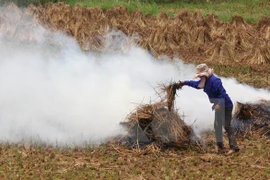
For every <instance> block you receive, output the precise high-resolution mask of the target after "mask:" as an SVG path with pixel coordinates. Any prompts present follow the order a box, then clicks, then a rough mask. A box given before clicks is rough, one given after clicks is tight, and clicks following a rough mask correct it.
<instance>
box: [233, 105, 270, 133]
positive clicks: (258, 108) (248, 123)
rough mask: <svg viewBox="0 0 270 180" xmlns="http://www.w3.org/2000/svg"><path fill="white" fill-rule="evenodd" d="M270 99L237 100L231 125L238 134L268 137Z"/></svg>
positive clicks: (269, 131)
mask: <svg viewBox="0 0 270 180" xmlns="http://www.w3.org/2000/svg"><path fill="white" fill-rule="evenodd" d="M269 115H270V101H265V100H261V101H259V102H258V103H253V104H252V103H247V104H244V103H240V102H237V105H236V111H235V113H234V118H233V121H232V125H233V126H234V127H235V129H236V130H237V132H238V133H239V134H243V135H263V136H268V137H270V116H269Z"/></svg>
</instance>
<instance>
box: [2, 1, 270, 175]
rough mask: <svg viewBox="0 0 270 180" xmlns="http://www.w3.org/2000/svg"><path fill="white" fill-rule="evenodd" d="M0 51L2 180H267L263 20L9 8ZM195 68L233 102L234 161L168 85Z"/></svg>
mask: <svg viewBox="0 0 270 180" xmlns="http://www.w3.org/2000/svg"><path fill="white" fill-rule="evenodd" d="M0 51H1V52H0V53H1V54H2V60H0V86H1V87H0V94H2V95H0V127H1V129H0V131H1V133H0V136H1V137H0V141H1V144H0V179H55V180H56V179H132V180H133V179H134V180H136V179H138V180H143V179H270V153H269V152H270V118H269V117H270V17H267V16H266V17H263V18H262V19H261V20H260V21H259V22H258V23H247V22H245V20H244V19H243V17H241V16H233V17H232V20H231V21H230V22H223V21H221V20H220V19H219V18H218V17H217V16H216V15H214V14H208V15H206V16H203V15H202V14H201V13H200V12H195V13H192V12H190V11H187V10H185V11H181V12H179V13H178V14H176V15H175V16H174V17H169V16H168V15H167V14H166V13H165V12H162V13H160V14H159V15H158V16H150V15H144V14H143V13H142V12H140V11H139V10H136V11H133V12H129V11H128V10H127V8H125V7H123V6H116V7H113V8H111V9H108V10H104V9H101V8H99V7H81V6H79V5H76V6H75V7H71V6H70V5H68V4H66V3H63V2H60V3H47V4H45V5H43V6H34V5H29V6H28V7H27V8H25V9H22V8H19V7H18V6H17V5H15V4H9V5H7V6H5V7H1V8H0ZM199 63H207V64H208V65H209V67H213V68H214V70H215V74H217V75H218V76H220V77H222V78H223V79H222V80H224V84H225V85H226V87H228V92H229V93H230V94H231V95H232V97H233V100H234V104H235V106H234V111H233V118H232V126H233V128H234V129H235V130H236V131H235V133H236V137H237V142H238V144H239V147H240V151H239V152H237V153H233V154H230V155H227V154H219V153H217V150H216V142H215V135H214V131H213V128H212V127H213V126H212V124H211V123H210V124H211V126H209V124H208V123H209V122H212V123H213V120H212V119H213V116H214V115H213V113H212V112H211V111H210V110H209V111H208V110H206V109H211V108H209V107H208V104H209V102H208V100H207V99H205V98H204V97H202V96H201V94H203V93H202V92H201V94H196V93H195V92H194V94H193V91H191V90H188V89H187V88H186V87H181V88H178V90H177V91H176V89H173V88H172V87H173V86H172V85H173V84H174V83H175V81H176V80H180V79H177V78H178V77H179V78H187V77H190V78H192V75H193V73H194V72H192V71H193V70H194V68H195V65H196V64H199ZM190 71H191V72H190ZM194 74H195V73H194ZM172 78H174V79H172ZM181 80H183V79H181ZM157 81H158V82H159V84H157V85H156V84H155V83H157ZM160 82H161V84H160ZM149 84H150V85H149ZM153 84H154V86H155V87H153V86H152V85H153ZM149 86H151V87H150V88H149ZM148 96H151V97H148ZM152 96H154V97H155V98H153V97H152ZM142 99H143V100H142ZM145 99H147V100H145ZM148 99H150V100H148ZM134 101H135V102H134ZM130 104H132V106H130ZM184 112H185V113H184ZM201 116H202V117H201ZM204 125H205V127H207V128H204V129H203V128H202V127H203V126H204ZM209 127H211V128H209ZM116 131H117V133H116ZM120 131H121V132H122V133H119V132H120ZM224 140H225V141H224V143H225V145H226V147H228V141H227V134H226V133H224Z"/></svg>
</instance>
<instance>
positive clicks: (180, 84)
mask: <svg viewBox="0 0 270 180" xmlns="http://www.w3.org/2000/svg"><path fill="white" fill-rule="evenodd" d="M184 85H185V83H184V81H178V82H177V83H175V87H176V89H180V88H182V87H183V86H184Z"/></svg>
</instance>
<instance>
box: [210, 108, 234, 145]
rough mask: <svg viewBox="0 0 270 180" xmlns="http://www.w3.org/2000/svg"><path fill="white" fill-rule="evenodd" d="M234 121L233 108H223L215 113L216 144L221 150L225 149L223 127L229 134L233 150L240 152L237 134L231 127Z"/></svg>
mask: <svg viewBox="0 0 270 180" xmlns="http://www.w3.org/2000/svg"><path fill="white" fill-rule="evenodd" d="M231 121H232V108H221V109H219V110H216V111H215V124H214V128H215V134H216V142H217V146H218V147H219V148H223V133H222V127H224V128H225V130H226V132H227V133H228V139H229V145H230V148H231V149H235V150H239V148H238V145H237V143H236V139H235V134H234V131H233V128H232V126H231Z"/></svg>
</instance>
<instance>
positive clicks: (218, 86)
mask: <svg viewBox="0 0 270 180" xmlns="http://www.w3.org/2000/svg"><path fill="white" fill-rule="evenodd" d="M213 83H214V86H213V87H214V91H215V93H216V95H217V98H218V104H221V103H222V102H223V103H224V98H225V96H226V90H225V89H224V87H223V85H222V82H221V80H220V79H216V80H215V81H214V82H213Z"/></svg>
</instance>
